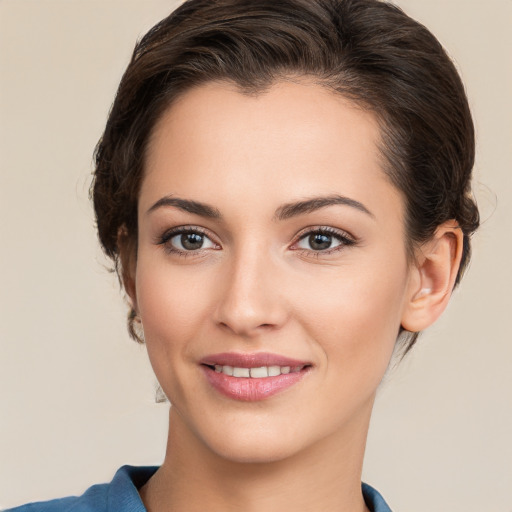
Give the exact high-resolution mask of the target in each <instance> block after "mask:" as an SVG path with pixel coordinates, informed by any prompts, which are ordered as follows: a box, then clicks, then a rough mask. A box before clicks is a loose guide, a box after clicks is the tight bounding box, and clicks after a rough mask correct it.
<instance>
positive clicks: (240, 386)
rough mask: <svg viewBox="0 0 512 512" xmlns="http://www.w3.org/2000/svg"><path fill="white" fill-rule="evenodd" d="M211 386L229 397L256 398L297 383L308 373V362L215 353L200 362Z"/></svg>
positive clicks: (267, 355) (269, 394) (252, 399)
mask: <svg viewBox="0 0 512 512" xmlns="http://www.w3.org/2000/svg"><path fill="white" fill-rule="evenodd" d="M200 364H201V369H202V370H203V373H204V374H205V376H206V378H207V380H208V382H209V383H210V384H211V385H212V387H213V388H214V389H215V390H217V391H218V392H220V393H221V394H223V395H224V396H227V397H229V398H232V399H235V400H241V401H257V400H263V399H265V398H269V397H271V396H273V395H275V394H277V393H280V392H281V391H284V390H285V389H288V388H290V387H291V386H293V385H294V384H296V383H298V382H299V381H300V380H302V378H303V377H304V376H305V375H306V374H307V373H308V372H309V370H310V369H311V367H312V364H311V363H309V362H307V361H300V360H297V359H291V358H289V357H285V356H281V355H277V354H271V353H266V352H265V353H255V354H239V353H234V352H229V353H221V354H212V355H209V356H207V357H205V358H203V359H202V360H201V361H200Z"/></svg>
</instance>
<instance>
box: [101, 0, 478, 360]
mask: <svg viewBox="0 0 512 512" xmlns="http://www.w3.org/2000/svg"><path fill="white" fill-rule="evenodd" d="M289 76H308V77H312V78H313V79H314V80H315V81H316V82H318V83H320V84H322V85H323V86H325V87H327V88H329V89H331V90H333V91H336V92H337V93H339V94H341V95H343V96H345V97H347V98H349V99H351V100H352V101H354V102H356V103H358V104H359V105H361V106H362V107H363V108H366V109H369V110H371V111H372V112H374V113H375V115H376V116H377V118H378V120H379V122H380V125H381V133H382V148H381V150H382V154H383V156H384V157H385V158H384V161H385V165H384V171H385V172H386V174H387V175H388V176H389V178H390V180H391V181H392V183H393V184H394V185H395V186H396V187H397V188H398V189H399V190H401V191H402V193H403V196H404V198H405V204H406V229H407V235H408V249H409V250H410V249H411V248H412V247H414V246H415V244H419V243H421V242H424V241H426V240H428V239H429V238H430V237H431V236H432V235H433V233H434V231H435V229H436V227H437V226H438V225H440V224H442V223H443V222H445V221H446V220H449V219H455V220H456V221H457V222H458V224H459V227H460V229H461V230H462V232H463V234H464V242H463V254H462V261H461V265H460V268H459V272H458V275H457V280H456V284H458V282H459V281H460V278H461V276H462V273H463V271H464V269H465V267H466V266H467V263H468V261H469V257H470V236H471V234H472V233H473V231H474V230H475V229H476V228H477V227H478V224H479V214H478V209H477V207H476V205H475V203H474V201H473V199H472V197H471V193H470V180H471V172H472V168H473V163H474V153H475V141H474V129H473V122H472V119H471V114H470V111H469V106H468V102H467V98H466V94H465V92H464V87H463V84H462V82H461V80H460V77H459V75H458V73H457V71H456V69H455V67H454V65H453V63H452V62H451V60H450V59H449V57H448V56H447V54H446V53H445V51H444V50H443V48H442V46H441V45H440V43H439V42H438V41H437V39H436V38H435V37H434V36H433V35H432V34H431V33H430V32H429V31H428V30H427V29H426V28H425V27H424V26H423V25H421V24H419V23H418V22H416V21H414V20H413V19H411V18H409V17H408V16H407V15H406V14H404V12H403V11H402V10H400V9H399V8H398V7H396V6H394V5H392V4H389V3H386V2H381V1H378V0H279V1H276V0H256V1H255V0H189V1H187V2H185V3H184V4H182V5H181V6H180V7H179V8H178V9H177V10H175V11H174V12H173V13H171V15H170V16H168V17H167V18H165V19H164V20H162V21H161V22H160V23H158V24H157V25H156V26H155V27H153V28H152V29H151V30H150V31H149V32H148V33H147V34H146V35H145V36H144V37H143V38H142V40H141V41H140V42H139V43H138V44H137V45H136V47H135V50H134V52H133V56H132V59H131V61H130V63H129V65H128V68H127V69H126V72H125V74H124V76H123V78H122V80H121V83H120V85H119V89H118V92H117V96H116V98H115V101H114V104H113V106H112V109H111V111H110V115H109V118H108V121H107V125H106V128H105V132H104V134H103V137H102V138H101V140H100V141H99V143H98V145H97V147H96V153H95V159H96V170H95V174H94V181H93V185H92V187H91V192H92V197H93V200H94V208H95V212H96V219H97V226H98V234H99V239H100V242H101V245H102V247H103V249H104V251H105V253H106V254H107V255H108V256H109V257H110V258H112V259H113V261H114V263H115V267H116V270H118V273H119V272H122V268H121V267H124V268H125V271H126V268H127V267H128V266H132V265H133V264H134V262H135V259H136V245H137V199H138V194H139V190H140V185H141V180H142V177H143V172H144V156H145V151H146V147H147V143H148V139H149V136H150V134H151V131H152V129H153V127H154V126H155V124H156V122H157V120H158V119H159V118H160V116H161V115H162V114H163V112H164V111H165V110H166V109H167V108H168V107H169V105H170V104H171V103H172V101H173V100H174V99H175V98H176V97H177V96H178V95H179V94H180V93H183V92H184V91H186V90H188V89H190V88H191V87H194V86H197V85H200V84H202V83H205V82H209V81H213V80H228V81H230V82H232V83H234V84H236V85H237V86H238V87H239V88H240V90H241V92H244V93H248V94H256V93H258V92H262V91H264V90H265V89H266V88H268V87H270V86H271V85H272V83H274V82H275V81H276V80H278V79H280V78H286V77H289ZM121 246H122V247H121ZM120 249H122V250H121V251H120ZM120 253H121V254H120ZM119 258H121V259H122V261H121V264H120V259H119ZM135 318H136V317H135V313H134V311H133V310H131V311H130V314H129V330H130V333H131V334H132V336H134V337H135V338H136V339H137V338H138V336H137V334H136V332H135V329H134V319H135ZM417 336H418V333H408V335H407V336H406V337H405V339H404V343H405V352H407V351H408V350H409V349H410V348H411V347H412V345H413V344H414V342H415V341H416V339H417Z"/></svg>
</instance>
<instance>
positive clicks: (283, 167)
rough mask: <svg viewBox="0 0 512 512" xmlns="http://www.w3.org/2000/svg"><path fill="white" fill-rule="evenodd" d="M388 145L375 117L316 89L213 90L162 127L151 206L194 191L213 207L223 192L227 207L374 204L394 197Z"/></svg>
mask: <svg viewBox="0 0 512 512" xmlns="http://www.w3.org/2000/svg"><path fill="white" fill-rule="evenodd" d="M379 145H380V129H379V124H378V122H377V119H376V117H375V116H374V114H373V113H371V112H369V111H366V110H363V109H361V108H360V107H359V106H358V105H356V104H354V103H353V102H351V101H349V100H347V99H346V98H344V97H343V96H341V95H339V94H335V93H333V92H331V91H330V90H328V89H326V88H325V87H323V86H321V85H318V84H315V83H313V82H307V81H305V80H303V81H300V82H290V81H282V82H278V83H276V84H274V85H272V86H271V87H270V88H269V89H267V90H266V91H264V92H261V93H259V94H256V95H248V94H243V93H242V92H240V91H239V89H237V88H236V86H235V85H233V84H230V83H224V82H213V83H208V84H205V85H201V86H199V87H196V88H194V89H191V90H189V91H187V92H186V93H184V94H183V95H182V96H181V97H179V99H177V100H176V101H175V102H174V103H173V104H172V106H171V107H170V108H169V109H168V110H167V111H166V112H165V113H164V115H163V116H162V118H161V119H160V120H159V122H158V123H157V125H156V126H155V129H154V131H153V134H152V137H151V140H150V143H149V145H148V151H147V155H146V156H147V159H146V166H145V167H146V168H145V178H144V180H143V185H142V193H141V202H142V201H144V202H148V201H151V200H157V199H159V197H158V196H162V195H164V193H167V194H170V193H172V194H177V195H182V196H183V195H184V196H187V195H190V193H191V191H192V192H193V194H194V199H197V200H205V201H206V202H211V196H212V193H213V192H212V191H213V190H215V196H216V198H217V199H219V200H221V201H222V200H223V199H226V200H230V201H232V200H233V198H234V197H240V196H249V195H250V196H251V197H258V196H264V197H265V199H266V200H268V199H269V198H271V197H275V201H276V202H282V200H285V199H287V198H286V197H284V196H286V195H288V196H296V197H304V196H311V195H325V194H332V193H339V194H343V195H348V196H352V197H353V198H354V199H356V200H360V198H361V199H363V198H365V199H366V200H369V199H370V198H369V196H371V195H372V190H373V192H375V193H383V192H384V193H393V190H394V187H392V185H391V184H390V183H389V181H388V179H387V177H386V175H385V173H384V172H383V170H382V161H383V159H382V156H381V153H380V151H379V149H378V148H379ZM370 184H372V186H369V185H370ZM249 192H250V194H249ZM394 193H395V194H396V193H397V191H396V190H394ZM358 196H359V197H358ZM144 206H148V207H149V205H148V204H147V205H142V207H143V208H144Z"/></svg>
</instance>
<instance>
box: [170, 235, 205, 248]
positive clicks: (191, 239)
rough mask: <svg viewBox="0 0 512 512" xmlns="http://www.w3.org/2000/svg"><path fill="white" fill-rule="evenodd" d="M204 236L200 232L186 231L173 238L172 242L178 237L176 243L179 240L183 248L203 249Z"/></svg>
mask: <svg viewBox="0 0 512 512" xmlns="http://www.w3.org/2000/svg"><path fill="white" fill-rule="evenodd" d="M204 238H205V237H204V235H199V234H198V233H184V234H181V235H177V236H175V237H173V238H171V242H172V241H173V240H174V239H178V240H176V242H175V243H178V242H179V244H181V247H183V249H186V250H188V251H194V250H196V249H201V247H202V246H203V243H204Z"/></svg>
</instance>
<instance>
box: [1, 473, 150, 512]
mask: <svg viewBox="0 0 512 512" xmlns="http://www.w3.org/2000/svg"><path fill="white" fill-rule="evenodd" d="M156 470H157V468H156V467H154V466H147V467H146V466H145V467H134V466H123V467H122V468H120V469H119V470H118V471H117V472H116V474H115V476H114V478H113V479H112V481H111V482H110V483H107V484H98V485H93V486H92V487H89V489H87V491H85V492H84V494H82V495H81V496H68V497H66V498H59V499H56V500H50V501H41V502H36V503H28V504H26V505H21V506H20V507H15V508H11V509H8V510H6V511H5V512H114V511H115V512H145V511H146V509H145V508H144V505H143V503H142V501H141V499H140V496H139V493H138V490H137V489H139V488H140V487H142V486H143V485H144V484H145V483H146V482H147V481H148V480H149V478H150V477H151V475H153V473H154V472H155V471H156Z"/></svg>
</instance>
